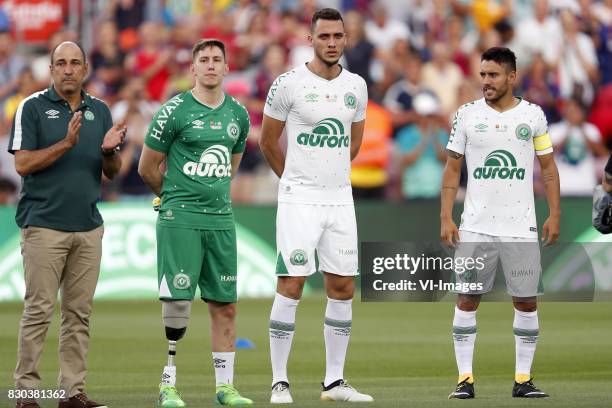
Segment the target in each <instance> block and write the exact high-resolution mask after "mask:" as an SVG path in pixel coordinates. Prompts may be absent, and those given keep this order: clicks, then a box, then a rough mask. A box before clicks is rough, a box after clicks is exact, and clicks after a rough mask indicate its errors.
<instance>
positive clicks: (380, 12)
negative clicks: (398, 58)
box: [365, 1, 410, 60]
mask: <svg viewBox="0 0 612 408" xmlns="http://www.w3.org/2000/svg"><path fill="white" fill-rule="evenodd" d="M370 13H371V19H368V21H367V22H366V24H365V32H366V35H367V37H368V41H370V42H371V43H372V44H373V45H374V47H376V48H377V52H379V53H380V54H379V55H380V57H381V58H382V59H383V60H388V59H391V58H393V55H392V54H391V53H390V51H391V47H392V46H393V44H394V43H395V41H396V40H409V39H410V29H409V28H408V26H407V25H406V24H405V23H404V22H403V21H401V20H397V19H395V18H393V17H391V16H389V14H388V12H387V10H386V9H385V6H384V5H383V4H382V3H381V2H380V1H375V2H372V5H371V6H370Z"/></svg>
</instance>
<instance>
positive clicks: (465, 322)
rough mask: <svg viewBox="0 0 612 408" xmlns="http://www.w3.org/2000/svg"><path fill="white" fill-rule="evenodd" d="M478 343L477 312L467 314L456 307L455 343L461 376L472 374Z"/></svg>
mask: <svg viewBox="0 0 612 408" xmlns="http://www.w3.org/2000/svg"><path fill="white" fill-rule="evenodd" d="M475 342H476V311H473V312H466V311H463V310H461V309H459V308H458V307H457V306H455V317H454V319H453V343H454V345H455V359H456V360H457V369H458V370H459V376H460V377H461V376H462V375H465V374H472V361H473V359H474V343H475Z"/></svg>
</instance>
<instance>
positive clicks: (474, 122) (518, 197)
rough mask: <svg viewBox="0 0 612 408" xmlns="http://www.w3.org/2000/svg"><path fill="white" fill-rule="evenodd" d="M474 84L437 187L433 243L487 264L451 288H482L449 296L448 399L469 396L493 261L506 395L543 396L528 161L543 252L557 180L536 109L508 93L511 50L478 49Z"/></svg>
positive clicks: (555, 206) (551, 234)
mask: <svg viewBox="0 0 612 408" xmlns="http://www.w3.org/2000/svg"><path fill="white" fill-rule="evenodd" d="M480 77H481V82H482V90H483V96H484V97H483V98H482V99H479V100H476V101H473V102H470V103H467V104H465V105H463V106H462V107H461V108H459V110H458V111H457V114H456V115H455V118H454V119H453V123H452V131H451V136H450V139H449V142H448V145H447V151H448V158H447V162H446V167H445V169H444V175H443V180H442V197H441V198H442V208H441V214H440V221H441V231H440V237H441V239H442V241H443V242H445V243H446V244H448V245H452V246H456V251H455V256H456V257H457V256H462V257H473V258H477V257H481V258H484V259H486V262H484V268H481V269H480V270H474V271H470V272H469V273H463V274H459V273H457V274H456V278H457V280H458V281H459V282H470V281H472V282H474V283H476V282H478V283H479V284H481V285H482V290H478V291H473V292H467V293H461V294H459V295H458V298H457V304H456V307H455V317H454V320H453V341H454V346H455V357H456V359H457V367H458V370H459V380H458V384H457V387H456V390H455V391H454V392H453V393H451V394H450V395H449V398H461V399H466V398H474V375H473V370H472V360H473V354H474V342H475V339H476V309H477V308H478V305H479V303H480V298H481V294H482V293H486V292H488V291H489V290H490V289H491V287H492V286H493V282H494V279H495V272H496V268H497V262H498V260H499V261H501V264H502V268H503V270H504V275H505V278H506V285H507V289H508V293H509V294H510V295H511V296H512V300H513V303H514V308H515V310H514V323H513V328H514V335H515V345H516V369H515V382H514V388H513V390H512V396H513V397H526V398H534V397H547V396H548V395H547V394H546V393H544V392H542V391H540V390H539V389H537V388H536V387H535V386H534V385H533V382H532V379H531V373H530V371H531V365H532V362H533V357H534V354H535V348H536V342H537V338H538V334H539V324H538V315H537V296H538V295H541V294H542V287H541V280H540V277H541V264H540V251H539V246H538V234H537V224H536V218H535V209H534V202H533V181H532V179H533V162H534V155H535V157H537V158H538V161H539V163H540V166H541V169H542V171H541V174H542V180H543V182H544V187H545V191H546V199H547V201H548V207H549V217H548V219H547V220H546V221H545V222H544V225H543V227H542V240H543V241H545V244H546V245H549V244H552V243H554V242H556V240H557V239H558V236H559V218H560V213H561V210H560V206H559V173H558V172H557V167H556V165H555V162H554V159H553V154H552V143H551V140H550V137H549V135H548V133H547V123H546V118H545V116H544V112H543V111H542V109H541V108H540V107H539V106H537V105H534V104H532V103H529V102H527V101H525V100H524V99H521V98H517V97H515V96H514V95H513V92H512V91H513V87H514V85H515V84H516V57H515V56H514V53H513V52H512V51H511V50H509V49H508V48H501V47H495V48H490V49H488V50H487V51H485V52H484V53H483V55H482V58H481V65H480ZM464 156H465V159H466V164H467V170H468V184H467V191H466V196H465V204H464V210H463V215H462V216H461V225H460V227H459V230H458V229H457V226H456V225H455V223H454V222H453V219H452V209H453V202H454V200H455V196H456V193H457V187H458V185H459V176H460V173H461V164H462V160H463V157H464Z"/></svg>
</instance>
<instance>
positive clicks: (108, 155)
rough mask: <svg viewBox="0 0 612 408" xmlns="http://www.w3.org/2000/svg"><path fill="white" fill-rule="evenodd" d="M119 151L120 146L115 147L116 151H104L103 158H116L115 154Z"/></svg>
mask: <svg viewBox="0 0 612 408" xmlns="http://www.w3.org/2000/svg"><path fill="white" fill-rule="evenodd" d="M118 151H119V146H117V147H115V148H114V149H111V150H104V149H102V156H104V157H111V156H114V155H115V153H117V152H118Z"/></svg>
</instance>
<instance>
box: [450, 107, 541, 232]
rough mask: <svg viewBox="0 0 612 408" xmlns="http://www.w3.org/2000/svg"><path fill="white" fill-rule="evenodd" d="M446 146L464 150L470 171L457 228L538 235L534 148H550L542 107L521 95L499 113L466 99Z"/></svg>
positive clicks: (455, 119) (537, 149)
mask: <svg viewBox="0 0 612 408" xmlns="http://www.w3.org/2000/svg"><path fill="white" fill-rule="evenodd" d="M447 148H448V149H449V150H452V151H454V152H457V153H460V154H463V155H465V160H466V164H467V170H468V184H467V191H466V196H465V204H464V210H463V214H462V216H461V226H460V229H462V230H466V231H471V232H478V233H482V234H487V235H493V236H508V237H523V238H537V224H536V217H535V208H534V199H533V162H534V158H535V156H534V153H535V154H537V155H544V154H549V153H552V144H551V143H550V137H549V136H548V125H547V122H546V117H545V115H544V112H543V111H542V109H541V108H540V107H539V106H538V105H535V104H532V103H529V102H527V101H525V100H523V99H521V101H520V102H519V104H518V105H517V106H515V107H514V108H512V109H509V110H507V111H505V112H501V113H500V112H497V111H496V110H494V109H493V108H491V107H490V106H488V105H487V103H486V102H485V100H484V99H479V100H476V101H473V102H470V103H467V104H465V105H463V106H462V107H461V108H459V110H458V111H457V113H456V114H455V117H454V119H453V123H452V129H451V135H450V139H449V142H448V145H447Z"/></svg>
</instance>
